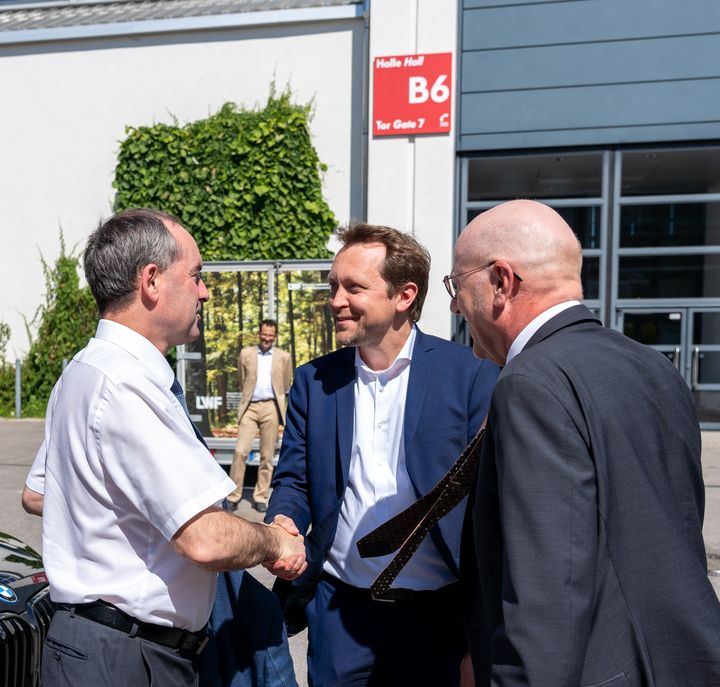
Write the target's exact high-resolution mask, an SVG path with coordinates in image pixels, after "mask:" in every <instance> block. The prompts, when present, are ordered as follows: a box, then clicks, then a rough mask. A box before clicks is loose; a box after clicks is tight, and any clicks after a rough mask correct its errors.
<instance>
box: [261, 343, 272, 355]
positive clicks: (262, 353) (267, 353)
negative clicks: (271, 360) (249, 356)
mask: <svg viewBox="0 0 720 687" xmlns="http://www.w3.org/2000/svg"><path fill="white" fill-rule="evenodd" d="M273 348H275V346H274V345H272V346H270V348H268V349H267V351H263V350H262V348H260V346H258V347H257V352H258V355H272V352H273Z"/></svg>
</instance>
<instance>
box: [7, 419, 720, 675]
mask: <svg viewBox="0 0 720 687" xmlns="http://www.w3.org/2000/svg"><path fill="white" fill-rule="evenodd" d="M42 434H43V422H42V421H40V420H2V419H0V531H2V532H7V533H9V534H12V535H14V536H16V537H18V538H20V539H22V540H23V541H25V542H26V543H27V544H30V545H31V546H33V547H35V548H37V549H39V548H40V539H41V521H40V518H37V517H34V516H31V515H27V514H26V513H25V512H24V511H23V510H22V507H21V506H20V493H21V491H22V487H23V484H24V483H25V477H26V475H27V472H28V468H29V466H30V464H31V463H32V460H33V457H34V456H35V452H36V451H37V449H38V447H39V446H40V443H41V442H42ZM703 474H704V476H705V496H706V502H705V527H704V530H703V533H704V536H705V548H706V549H707V552H708V569H709V571H710V573H709V574H710V579H711V581H712V582H713V585H714V586H715V590H716V591H717V592H718V595H720V432H704V433H703ZM238 514H239V515H241V516H242V517H245V518H248V519H249V520H260V515H259V513H257V512H256V511H254V510H253V509H252V508H251V507H250V504H249V502H248V501H247V500H243V501H242V502H241V504H240V509H239V510H238ZM252 573H253V574H254V575H255V576H256V577H258V578H259V579H260V580H262V582H263V583H265V584H266V585H268V586H270V585H271V584H272V575H270V574H269V573H268V572H267V571H266V570H265V569H264V568H262V567H258V568H254V569H253V570H252ZM290 650H291V653H292V656H293V661H294V663H295V670H296V673H297V676H298V682H299V684H300V687H306V685H307V682H306V679H305V655H306V651H307V635H306V633H305V632H303V633H302V634H300V635H297V636H296V637H293V638H292V639H291V640H290Z"/></svg>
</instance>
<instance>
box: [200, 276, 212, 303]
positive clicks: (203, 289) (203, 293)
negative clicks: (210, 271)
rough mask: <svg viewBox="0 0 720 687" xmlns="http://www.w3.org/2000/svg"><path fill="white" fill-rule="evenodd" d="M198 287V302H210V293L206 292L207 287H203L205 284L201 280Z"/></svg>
mask: <svg viewBox="0 0 720 687" xmlns="http://www.w3.org/2000/svg"><path fill="white" fill-rule="evenodd" d="M198 287H199V288H198V300H200V301H202V302H203V303H207V301H209V300H210V292H209V291H208V289H207V286H205V282H204V281H203V280H202V279H200V283H199V284H198Z"/></svg>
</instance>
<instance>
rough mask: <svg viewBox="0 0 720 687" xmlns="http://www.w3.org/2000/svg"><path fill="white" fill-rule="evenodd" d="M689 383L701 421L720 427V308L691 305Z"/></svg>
mask: <svg viewBox="0 0 720 687" xmlns="http://www.w3.org/2000/svg"><path fill="white" fill-rule="evenodd" d="M687 320H688V322H687V324H688V337H687V338H688V344H689V348H688V363H687V368H688V369H687V374H686V378H687V380H688V383H689V384H690V389H691V391H692V394H693V397H694V398H695V404H696V406H697V409H698V415H699V417H700V422H702V423H703V424H704V425H715V426H717V427H718V428H720V310H717V309H715V310H713V309H710V308H688V318H687Z"/></svg>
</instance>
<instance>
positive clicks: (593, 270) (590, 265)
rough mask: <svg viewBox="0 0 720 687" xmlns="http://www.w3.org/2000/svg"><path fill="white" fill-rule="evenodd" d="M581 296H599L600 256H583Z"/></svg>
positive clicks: (596, 297) (593, 297)
mask: <svg viewBox="0 0 720 687" xmlns="http://www.w3.org/2000/svg"><path fill="white" fill-rule="evenodd" d="M580 277H581V279H582V287H583V298H590V299H593V300H596V299H598V298H600V258H599V257H591V258H587V257H586V258H583V265H582V273H581V275H580Z"/></svg>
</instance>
